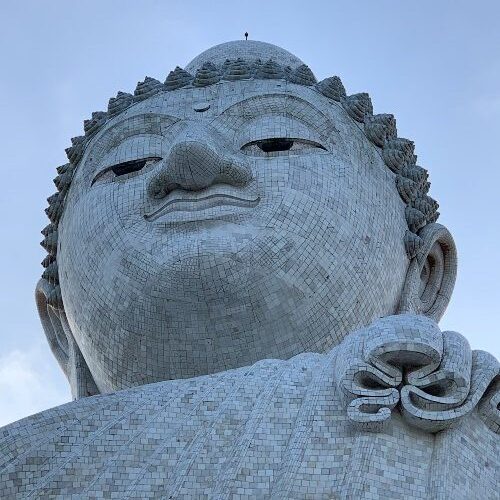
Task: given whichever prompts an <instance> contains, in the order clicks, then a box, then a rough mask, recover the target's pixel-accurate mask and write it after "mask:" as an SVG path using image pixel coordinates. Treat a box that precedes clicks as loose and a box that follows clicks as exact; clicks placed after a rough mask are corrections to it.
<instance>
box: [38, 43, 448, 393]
mask: <svg viewBox="0 0 500 500" xmlns="http://www.w3.org/2000/svg"><path fill="white" fill-rule="evenodd" d="M84 130H85V135H84V136H82V137H77V138H74V139H72V143H73V144H72V146H71V147H70V148H68V149H67V154H68V158H69V163H67V164H65V165H63V166H61V167H59V168H58V174H59V175H58V176H57V177H56V179H55V180H54V182H55V184H56V187H57V189H58V192H57V193H56V194H55V195H53V196H51V197H50V198H49V200H48V201H49V208H48V209H47V214H48V216H49V218H50V220H51V223H50V224H49V225H48V226H47V227H46V228H45V229H44V230H43V231H42V233H43V235H44V237H45V238H44V240H43V242H42V245H43V246H44V247H45V248H46V249H47V251H48V256H47V257H46V259H45V260H44V262H43V265H44V267H45V271H44V273H43V277H42V279H41V280H40V281H39V283H38V285H37V288H36V301H37V306H38V310H39V314H40V318H41V321H42V325H43V327H44V330H45V333H46V335H47V338H48V340H49V344H50V346H51V348H52V351H53V352H54V354H55V356H56V358H57V360H58V361H59V363H60V365H61V367H62V368H63V370H64V372H65V373H66V375H67V377H68V379H69V381H70V384H71V387H72V392H73V395H74V396H75V397H82V396H86V395H91V394H96V393H99V392H101V393H105V392H110V391H115V390H120V389H124V388H128V387H133V386H138V385H142V384H147V383H152V382H158V381H162V380H170V379H179V378H188V377H195V376H200V375H205V374H210V373H215V372H220V371H223V370H227V369H232V368H237V367H240V366H244V365H250V364H252V363H254V362H256V361H258V360H260V359H265V358H282V359H287V358H290V357H292V356H294V355H297V354H300V353H302V352H308V351H315V352H324V351H326V350H328V349H331V348H332V347H334V346H335V345H336V344H339V343H340V342H341V341H342V339H343V338H344V337H345V336H346V335H348V334H349V333H350V332H352V331H353V330H355V329H357V328H359V327H362V326H365V325H367V324H369V323H371V322H372V321H373V320H375V319H377V318H379V317H383V316H386V315H391V314H397V313H402V312H413V313H417V314H423V315H426V316H429V317H431V318H433V319H435V320H438V319H439V318H440V317H441V315H442V314H443V312H444V310H445V308H446V306H447V304H448V301H449V299H450V296H451V292H452V290H453V286H454V280H455V273H456V251H455V246H454V243H453V239H452V237H451V235H450V234H449V232H448V231H447V230H446V228H445V227H443V226H442V225H440V224H437V223H436V219H437V217H438V213H437V211H436V210H437V203H436V202H435V201H434V200H433V199H432V198H431V197H430V196H429V195H428V190H429V186H430V184H429V182H428V175H427V171H426V170H425V169H424V168H422V167H420V166H418V165H417V157H416V156H415V154H414V146H413V143H412V142H411V141H409V140H407V139H403V138H398V137H397V131H396V123H395V119H394V117H393V116H392V115H389V114H376V115H374V114H373V111H372V104H371V101H370V98H369V97H368V95H367V94H355V95H350V96H347V95H346V92H345V89H344V87H343V85H342V83H341V81H340V79H339V78H338V77H336V76H334V77H330V78H326V79H325V80H322V81H321V82H317V80H316V78H315V76H314V74H313V73H312V71H311V70H310V69H309V68H308V67H307V66H306V65H305V64H304V63H303V62H302V61H301V60H300V59H298V58H297V57H295V56H294V55H292V54H290V53H289V52H287V51H286V50H284V49H281V48H279V47H276V46H274V45H270V44H267V43H262V42H254V41H240V42H229V43H225V44H222V45H218V46H216V47H213V48H211V49H209V50H207V51H206V52H203V53H202V54H201V55H199V56H198V57H196V58H195V59H194V60H193V61H192V62H191V63H189V64H188V65H187V66H186V68H185V69H181V68H179V67H177V68H176V69H175V70H174V71H172V72H170V74H169V75H168V77H167V78H166V80H165V82H164V83H161V82H160V81H158V80H155V79H153V78H146V79H145V80H144V81H143V82H140V83H139V84H138V86H137V88H136V90H135V93H134V95H131V94H128V93H122V92H119V93H118V95H117V96H116V97H115V98H112V99H110V101H109V106H108V111H107V112H97V113H93V114H92V118H91V119H89V120H87V121H85V123H84Z"/></svg>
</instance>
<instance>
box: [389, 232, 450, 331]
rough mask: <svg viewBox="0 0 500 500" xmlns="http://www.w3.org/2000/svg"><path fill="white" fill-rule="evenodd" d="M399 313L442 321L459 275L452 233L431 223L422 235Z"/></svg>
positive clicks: (410, 267)
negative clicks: (413, 314) (419, 315)
mask: <svg viewBox="0 0 500 500" xmlns="http://www.w3.org/2000/svg"><path fill="white" fill-rule="evenodd" d="M418 237H419V239H420V241H419V248H418V250H417V251H416V254H415V256H414V257H413V258H412V259H411V261H410V265H409V267H408V272H407V274H406V280H405V285H404V288H403V293H402V296H401V301H400V304H399V310H398V313H399V314H402V313H415V314H423V315H425V316H428V317H429V318H432V319H433V320H435V321H439V320H440V319H441V317H442V316H443V314H444V312H445V310H446V307H447V306H448V303H449V301H450V298H451V294H452V292H453V288H454V287H455V279H456V275H457V250H456V247H455V242H454V241H453V237H452V236H451V234H450V232H449V231H448V230H447V229H446V228H445V227H444V226H442V225H441V224H436V223H431V224H427V225H426V226H424V227H423V228H422V229H421V230H420V231H419V232H418Z"/></svg>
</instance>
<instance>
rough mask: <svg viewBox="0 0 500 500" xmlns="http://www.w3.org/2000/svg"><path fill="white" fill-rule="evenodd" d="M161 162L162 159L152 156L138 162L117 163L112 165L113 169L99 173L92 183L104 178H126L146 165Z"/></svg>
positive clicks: (106, 169) (109, 168)
mask: <svg viewBox="0 0 500 500" xmlns="http://www.w3.org/2000/svg"><path fill="white" fill-rule="evenodd" d="M158 160H161V158H160V157H158V156H151V157H147V158H140V159H138V160H130V161H124V162H121V163H117V164H116V165H112V166H111V167H107V168H105V169H104V170H102V171H101V172H99V173H98V174H97V175H96V176H95V177H94V180H93V181H92V184H91V186H92V185H94V183H95V182H96V181H97V180H99V179H101V180H102V179H104V178H115V177H120V176H125V175H127V174H132V173H134V172H139V171H140V170H142V169H143V168H144V167H145V166H146V164H149V163H151V162H155V161H158Z"/></svg>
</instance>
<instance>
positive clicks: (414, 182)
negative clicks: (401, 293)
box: [41, 58, 439, 310]
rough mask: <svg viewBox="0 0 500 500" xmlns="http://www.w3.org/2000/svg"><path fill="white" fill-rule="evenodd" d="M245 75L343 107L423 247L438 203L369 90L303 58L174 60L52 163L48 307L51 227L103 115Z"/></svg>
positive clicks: (408, 242) (53, 257)
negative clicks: (388, 177)
mask: <svg viewBox="0 0 500 500" xmlns="http://www.w3.org/2000/svg"><path fill="white" fill-rule="evenodd" d="M249 79H264V80H266V79H280V80H286V81H288V82H290V83H294V84H297V85H304V86H307V87H311V88H313V89H314V90H316V91H317V92H319V93H321V94H322V95H323V96H325V97H327V98H328V99H329V100H330V101H332V103H334V102H336V103H338V104H340V105H341V106H342V107H343V108H344V109H345V111H346V112H347V114H348V115H349V116H350V117H351V118H352V120H353V121H354V122H355V123H356V125H357V126H358V127H359V128H361V129H362V130H363V131H364V133H365V134H366V137H367V138H368V139H369V140H370V141H371V142H372V143H373V144H374V146H375V147H377V149H379V152H380V154H381V157H382V159H383V160H384V163H385V164H386V165H387V166H388V167H389V169H390V170H391V171H392V172H394V174H395V182H396V187H397V190H398V192H399V194H400V196H401V199H402V200H403V201H404V203H405V204H406V208H405V217H406V221H407V224H408V230H407V231H406V233H405V236H404V244H405V249H406V253H407V255H408V258H409V259H413V258H414V257H416V256H417V254H418V253H419V252H420V250H421V249H422V247H423V240H422V239H421V238H420V236H419V235H418V233H419V231H420V230H421V229H422V228H423V227H424V226H425V225H427V224H429V223H433V222H435V221H436V220H437V218H438V217H439V212H438V211H437V209H438V206H439V205H438V203H437V202H436V201H435V200H434V199H432V198H431V197H430V196H428V194H427V193H428V191H429V188H430V183H429V182H428V172H427V170H426V169H424V168H422V167H420V166H418V165H417V157H416V155H415V154H414V144H413V142H412V141H410V140H408V139H404V138H400V137H397V130H396V120H395V118H394V116H393V115H391V114H377V115H374V114H373V106H372V103H371V99H370V97H369V95H368V94H366V93H359V94H353V95H349V96H348V95H346V91H345V88H344V86H343V84H342V82H341V80H340V78H339V77H337V76H332V77H329V78H325V79H324V80H322V81H320V82H317V80H316V78H315V76H314V74H313V72H312V71H311V70H310V69H309V67H308V66H307V65H305V64H302V65H300V66H298V67H297V68H295V69H292V68H291V67H290V66H283V65H281V64H279V63H278V62H276V61H275V60H273V59H269V60H268V61H266V62H262V61H261V60H260V59H256V60H254V61H247V60H244V59H241V58H238V59H235V60H229V59H227V60H226V61H225V62H224V63H223V64H222V65H220V66H219V67H217V66H216V65H215V64H213V63H211V62H206V63H204V64H203V65H202V66H201V68H199V69H198V70H197V71H196V74H195V75H191V74H190V73H188V72H187V71H186V70H184V69H182V68H180V67H179V66H177V67H176V68H175V69H174V70H173V71H171V72H170V73H169V75H168V76H167V78H166V80H165V82H164V83H161V82H160V81H158V80H156V79H154V78H150V77H146V78H145V79H144V81H142V82H139V83H138V84H137V87H136V89H135V91H134V94H133V95H132V94H128V93H126V92H118V94H117V95H116V97H112V98H111V99H110V100H109V103H108V111H107V112H105V111H97V112H94V113H92V116H91V118H90V119H89V120H85V121H84V124H83V128H84V135H83V136H78V137H73V138H72V139H71V143H72V145H71V146H70V147H69V148H67V149H66V155H67V157H68V160H69V163H66V164H64V165H61V166H60V167H58V168H57V173H58V175H57V177H56V178H55V179H54V184H55V185H56V188H57V192H56V193H55V194H53V195H52V196H50V197H49V198H48V199H47V201H48V203H49V206H48V207H47V208H46V209H45V213H46V214H47V216H48V217H49V219H50V224H48V225H47V226H46V227H45V228H44V229H43V230H42V234H43V236H44V239H43V241H42V242H41V245H42V246H43V247H44V248H45V249H46V250H47V253H48V255H47V256H46V257H45V259H44V260H43V261H42V266H43V267H44V268H45V270H44V272H43V274H42V278H43V279H44V280H46V281H47V282H48V283H49V284H50V285H51V291H50V292H49V293H48V295H47V304H48V305H50V306H51V307H53V308H54V309H60V310H62V309H63V308H64V306H63V301H62V295H61V289H60V286H59V273H58V266H57V249H58V231H57V228H58V224H59V221H60V220H61V217H62V215H63V211H64V202H65V198H66V195H67V193H68V191H69V187H70V185H71V181H72V179H73V176H74V173H75V170H76V168H77V165H78V163H79V161H80V160H81V158H82V156H83V154H84V152H85V147H86V145H87V143H88V142H89V141H90V140H91V139H92V137H93V136H94V135H95V134H96V133H97V132H98V131H99V130H100V129H101V128H102V126H103V125H104V124H105V123H106V122H107V121H108V120H109V119H111V118H114V117H115V116H117V115H119V114H120V113H122V112H124V111H125V110H127V109H129V108H130V107H131V106H133V105H134V104H136V103H138V102H141V101H144V100H145V99H148V98H149V97H151V96H153V95H156V94H158V93H160V92H172V91H175V90H178V89H182V88H189V87H195V88H196V87H207V86H209V85H215V84H218V83H219V82H222V81H237V80H249Z"/></svg>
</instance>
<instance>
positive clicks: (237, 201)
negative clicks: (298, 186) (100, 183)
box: [144, 184, 260, 222]
mask: <svg viewBox="0 0 500 500" xmlns="http://www.w3.org/2000/svg"><path fill="white" fill-rule="evenodd" d="M259 201H260V197H259V196H256V195H252V194H250V193H245V192H243V191H241V190H239V189H235V188H233V187H232V186H229V185H227V184H224V185H222V184H219V185H215V186H210V187H209V188H207V189H203V190H201V191H184V190H182V189H177V190H175V191H172V192H171V193H170V194H169V195H168V196H167V197H166V199H165V200H164V202H163V203H162V205H161V206H160V207H158V208H156V209H154V210H152V211H151V212H148V213H146V214H144V218H145V219H146V220H147V221H149V222H152V221H154V220H156V219H157V218H158V217H161V216H162V215H165V214H167V213H170V212H177V211H181V210H182V211H189V212H194V211H197V210H204V209H205V208H210V207H213V206H219V205H233V206H237V207H247V208H252V207H255V206H256V205H257V204H258V203H259Z"/></svg>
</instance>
